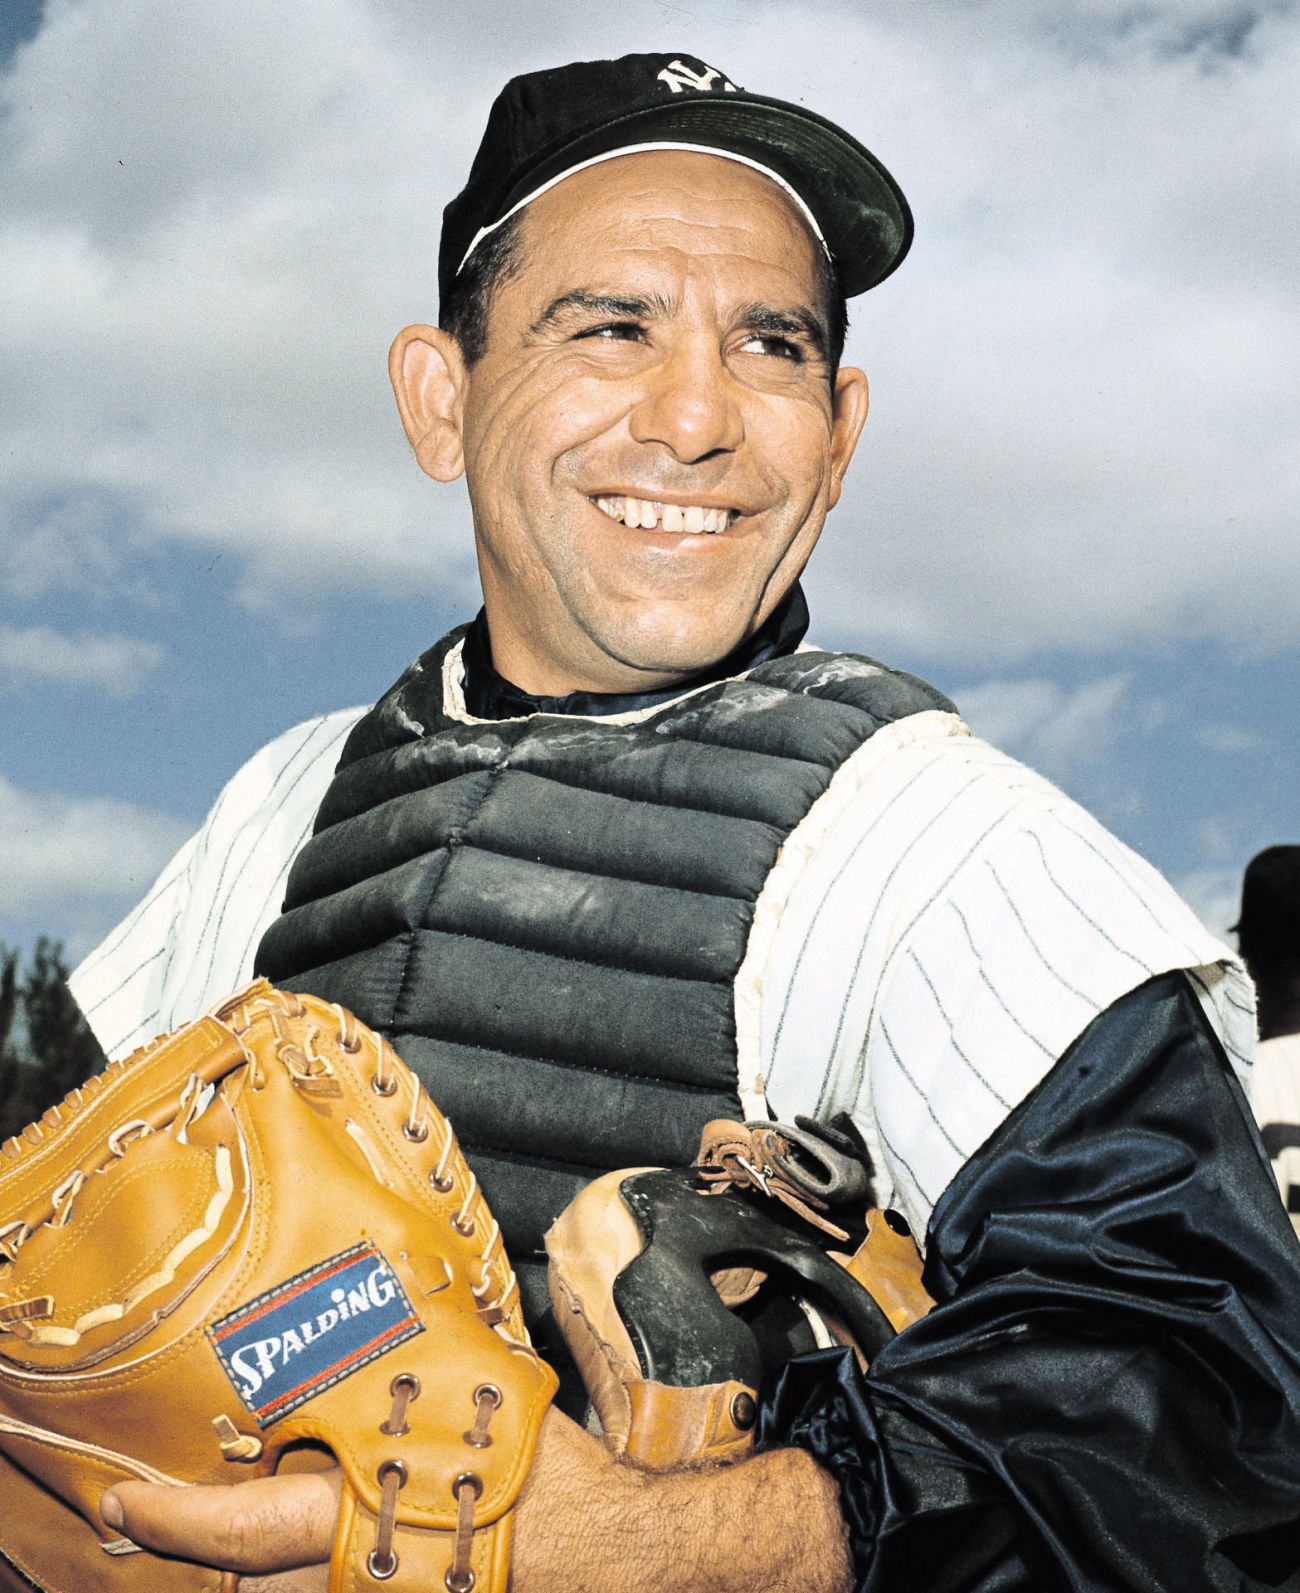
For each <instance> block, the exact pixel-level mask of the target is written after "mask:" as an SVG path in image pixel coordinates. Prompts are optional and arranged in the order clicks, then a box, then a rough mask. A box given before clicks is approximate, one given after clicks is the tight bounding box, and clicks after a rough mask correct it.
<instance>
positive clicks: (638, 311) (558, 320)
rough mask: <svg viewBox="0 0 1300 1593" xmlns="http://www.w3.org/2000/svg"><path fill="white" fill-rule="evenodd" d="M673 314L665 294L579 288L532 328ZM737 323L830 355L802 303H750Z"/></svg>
mask: <svg viewBox="0 0 1300 1593" xmlns="http://www.w3.org/2000/svg"><path fill="white" fill-rule="evenodd" d="M671 314H672V305H671V304H670V303H669V301H668V300H667V299H666V298H664V297H663V296H662V295H661V294H657V293H654V294H640V293H636V294H622V293H594V292H592V291H591V290H590V289H587V288H576V289H575V290H574V291H573V292H572V293H562V294H561V295H560V296H559V298H556V299H552V300H551V302H550V303H549V304H548V305H547V306H546V308H545V309H544V310H543V311H542V313H541V314H540V315H539V316H538V317H537V319H536V320H535V321H534V322H533V324H532V325H531V326H530V327H529V329H528V330H529V333H530V334H531V335H532V336H534V337H535V336H537V335H538V334H539V333H542V332H546V331H549V330H550V329H551V328H552V327H555V326H557V325H560V324H562V323H563V322H565V321H566V320H568V319H570V317H572V316H575V315H583V316H587V315H591V316H607V317H609V319H610V320H622V321H659V320H666V319H667V318H668V316H670V315H671ZM732 321H733V324H734V325H736V326H738V327H744V328H746V329H747V330H748V331H751V332H763V333H767V334H769V335H771V336H777V337H797V338H803V339H805V340H806V341H807V342H809V343H811V344H812V346H813V348H814V349H816V351H817V353H818V354H819V355H820V356H821V357H822V358H823V359H824V358H825V357H826V351H827V344H828V341H829V339H828V335H827V330H826V325H825V323H824V321H823V320H822V318H821V317H820V316H818V315H816V314H814V312H813V311H812V310H809V309H805V308H804V307H803V306H802V305H800V306H798V307H796V308H794V309H776V308H775V307H774V306H772V305H770V304H760V303H753V304H747V305H745V306H744V308H743V309H741V310H740V311H739V312H738V313H737V314H735V315H734V316H733V317H732Z"/></svg>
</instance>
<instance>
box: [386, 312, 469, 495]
mask: <svg viewBox="0 0 1300 1593" xmlns="http://www.w3.org/2000/svg"><path fill="white" fill-rule="evenodd" d="M465 375H466V371H465V360H464V356H463V355H462V354H461V352H460V344H459V343H457V341H456V339H455V338H454V337H452V336H451V334H450V333H448V332H442V331H440V330H439V329H438V328H437V327H436V326H408V327H407V328H406V330H405V331H403V332H399V333H398V334H397V336H396V337H395V338H394V339H393V346H392V348H391V349H389V351H388V377H389V380H390V381H391V382H392V384H393V393H394V395H395V397H396V399H397V410H398V413H399V414H400V415H401V417H402V425H403V427H404V428H405V430H406V435H407V438H408V440H409V441H410V444H411V447H412V448H414V450H415V458H416V461H417V463H418V464H419V466H420V469H421V470H423V471H424V473H425V475H427V476H432V477H433V479H434V480H435V481H455V479H456V477H457V476H459V475H460V473H461V471H462V470H463V469H464V468H465V455H464V450H463V449H462V447H461V413H462V408H463V402H464V392H465Z"/></svg>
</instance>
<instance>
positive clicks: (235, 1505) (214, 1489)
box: [99, 1469, 340, 1572]
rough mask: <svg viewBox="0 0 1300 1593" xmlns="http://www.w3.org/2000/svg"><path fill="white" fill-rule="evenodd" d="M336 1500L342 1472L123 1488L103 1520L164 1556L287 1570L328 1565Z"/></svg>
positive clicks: (103, 1503) (104, 1508) (225, 1566)
mask: <svg viewBox="0 0 1300 1593" xmlns="http://www.w3.org/2000/svg"><path fill="white" fill-rule="evenodd" d="M339 1493H340V1473H339V1472H338V1471H337V1469H335V1470H332V1471H313V1472H295V1473H293V1474H291V1475H285V1476H279V1477H260V1478H256V1479H254V1480H253V1481H251V1482H239V1483H231V1484H229V1485H222V1484H216V1485H196V1486H194V1487H181V1488H172V1487H168V1486H166V1485H165V1484H161V1483H151V1482H120V1483H117V1484H116V1485H115V1486H114V1487H112V1488H110V1489H109V1490H108V1492H107V1493H106V1494H105V1495H104V1496H103V1498H102V1499H101V1500H100V1504H99V1513H100V1515H101V1516H103V1518H104V1520H105V1522H106V1523H107V1524H108V1525H109V1526H110V1527H112V1528H114V1529H115V1530H116V1531H119V1532H121V1533H122V1534H123V1536H124V1537H127V1538H130V1540H131V1541H132V1542H133V1543H138V1544H139V1545H140V1546H141V1548H144V1549H153V1550H154V1551H155V1552H157V1553H159V1554H169V1555H175V1556H176V1557H177V1558H179V1559H182V1560H197V1561H198V1562H199V1563H200V1564H201V1565H211V1566H215V1567H217V1568H219V1569H220V1570H223V1571H239V1572H257V1571H284V1570H289V1569H291V1568H293V1567H295V1566H303V1565H316V1564H319V1563H321V1562H322V1561H325V1560H328V1559H329V1557H330V1550H331V1548H332V1546H333V1542H334V1524H335V1522H336V1520H337V1518H338V1509H339Z"/></svg>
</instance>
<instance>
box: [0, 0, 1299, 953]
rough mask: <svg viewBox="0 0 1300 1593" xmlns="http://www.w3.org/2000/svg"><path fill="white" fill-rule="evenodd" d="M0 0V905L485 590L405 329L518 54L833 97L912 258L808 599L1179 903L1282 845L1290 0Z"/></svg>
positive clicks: (878, 347) (1288, 768)
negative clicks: (627, 65) (596, 60)
mask: <svg viewBox="0 0 1300 1593" xmlns="http://www.w3.org/2000/svg"><path fill="white" fill-rule="evenodd" d="M617 13H618V14H617V18H616V19H611V18H610V15H609V8H608V7H606V6H604V5H596V4H593V3H590V0H577V3H569V4H566V5H565V6H563V7H559V6H555V7H548V6H541V7H539V6H536V5H530V6H523V5H516V4H491V3H486V4H484V3H481V4H478V5H476V6H474V7H473V8H469V7H461V8H449V7H444V6H441V5H437V4H430V3H427V0H279V3H277V4H276V5H275V6H270V7H268V6H267V5H266V4H265V3H264V0H212V3H211V4H209V5H207V6H205V7H203V8H201V9H200V8H191V7H180V6H176V5H175V4H174V0H47V3H46V4H45V5H44V6H43V7H42V6H41V5H39V4H36V3H32V0H4V3H3V4H0V73H2V74H3V75H2V76H0V183H2V184H3V195H2V198H3V203H2V204H0V369H3V372H4V376H3V380H2V381H0V527H2V528H3V529H2V531H0V689H2V690H3V709H2V710H0V713H2V717H0V724H2V725H3V732H2V734H0V939H3V940H5V941H7V942H8V943H10V944H26V943H28V942H30V940H31V939H32V938H33V937H34V936H35V935H36V934H37V933H41V932H49V933H52V934H55V935H57V936H59V937H61V938H63V939H64V940H65V941H66V942H67V943H68V946H69V949H70V951H71V952H72V954H73V955H74V957H75V956H77V955H79V954H81V953H83V952H84V951H86V950H88V949H89V948H90V946H91V945H93V944H94V942H95V940H96V939H97V938H98V936H99V935H100V934H102V933H103V932H104V931H106V930H107V928H108V927H109V926H110V925H111V924H112V923H113V922H114V921H115V920H116V918H117V917H119V916H120V915H121V914H122V913H123V912H124V911H125V910H126V909H127V908H128V907H129V906H130V905H131V904H132V902H133V901H134V900H135V899H136V897H137V896H138V895H139V894H140V893H141V892H142V891H143V890H144V888H145V887H146V886H147V884H148V883H149V880H150V879H151V877H152V875H153V874H154V873H155V872H156V871H157V869H158V868H159V867H160V866H161V864H162V863H163V861H164V860H165V858H166V857H167V855H168V854H169V852H170V850H171V849H173V848H174V847H175V846H176V845H177V844H178V843H179V842H180V841H181V840H182V839H183V838H184V836H185V835H186V834H187V833H188V832H189V830H190V829H191V828H193V826H194V825H195V824H197V823H198V821H199V820H200V819H201V818H202V816H203V814H204V812H205V811H206V809H207V807H208V806H209V805H210V803H211V802H212V800H213V799H214V797H215V796H216V793H217V791H218V789H219V787H220V785H221V783H222V782H223V781H224V780H225V779H226V778H227V777H228V776H229V775H230V774H231V773H232V772H233V770H234V768H235V767H236V766H237V765H238V764H239V762H240V761H241V760H242V759H243V758H245V757H247V756H248V755H249V754H250V753H252V752H253V751H254V750H255V749H256V748H257V747H258V746H259V745H260V744H261V743H262V742H263V741H264V740H266V739H267V738H268V737H269V736H271V735H273V734H274V733H275V732H277V731H278V730H280V729H282V728H284V727H285V726H287V725H288V724H291V723H293V722H294V721H296V720H298V719H301V718H303V717H305V716H307V715H309V714H311V713H314V712H317V711H319V710H321V709H326V708H331V707H338V706H341V705H344V704H347V703H360V702H363V701H366V700H368V699H372V698H373V697H374V696H375V695H377V694H378V692H380V691H381V690H382V689H383V688H384V687H385V686H386V685H387V684H388V683H389V682H390V681H391V680H392V679H393V678H394V677H395V676H396V674H397V673H398V672H399V671H400V669H401V668H402V666H403V665H404V664H405V663H406V661H407V660H408V659H409V658H410V657H412V656H413V655H414V654H415V653H417V652H419V651H421V650H422V649H423V648H424V647H425V646H427V645H428V644H429V643H430V642H431V641H432V640H434V639H435V638H436V637H437V636H438V635H439V634H440V633H441V631H442V630H443V629H445V628H446V626H447V625H448V624H450V623H452V622H453V621H454V620H455V619H457V618H460V617H463V616H466V615H468V614H469V613H470V612H472V609H473V607H474V596H473V592H474V579H473V561H472V550H471V545H470V538H469V530H468V511H467V507H466V503H465V500H464V497H463V495H462V493H461V492H460V490H459V489H457V488H451V489H445V488H437V487H435V486H434V485H433V484H432V483H430V482H428V481H426V479H425V478H424V477H422V476H421V475H420V474H419V472H418V471H417V470H416V468H415V466H414V464H413V463H412V462H411V460H410V457H409V453H408V451H407V449H406V445H405V442H404V440H403V438H402V436H401V433H400V430H399V428H398V425H397V421H396V416H395V413H394V412H393V408H392V401H391V397H390V395H389V393H388V390H387V384H386V377H385V356H386V351H387V346H388V342H389V340H390V339H391V336H392V334H393V333H394V332H395V331H396V330H397V329H398V328H399V327H400V326H402V325H403V324H405V323H406V322H408V321H411V320H423V319H432V318H433V317H434V315H435V313H436V304H435V298H434V285H433V276H434V271H433V265H434V254H435V248H436V238H437V227H438V219H439V214H440V211H441V207H442V205H443V204H444V203H445V202H446V200H447V199H448V198H449V197H450V196H451V195H452V193H453V192H454V191H455V189H456V188H457V187H458V186H459V183H460V181H461V179H462V177H463V173H464V171H465V169H466V168H467V166H468V162H469V158H470V156H471V154H472V151H473V148H474V145H475V143H476V141H477V137H478V134H479V131H480V129H481V125H482V120H483V118H484V116H485V114H486V110H487V106H488V103H489V102H490V100H491V97H492V95H493V94H494V93H495V91H496V89H497V88H498V87H499V86H500V84H501V82H502V81H504V79H505V78H506V77H507V76H509V75H511V74H512V73H514V72H516V71H521V70H527V69H529V68H532V67H535V66H540V65H550V64H554V63H555V62H556V61H558V60H562V59H566V58H574V57H580V56H602V55H612V54H618V53H621V52H623V51H624V50H628V49H659V48H664V49H669V50H674V51H683V52H689V53H692V54H694V55H698V56H702V57H704V58H705V59H706V60H709V61H712V62H714V63H715V64H718V65H720V66H721V67H722V68H723V69H724V70H726V71H727V73H728V74H729V75H730V76H731V77H732V78H733V79H734V80H736V81H739V82H742V83H744V84H745V85H746V86H748V87H751V88H755V89H758V90H760V91H764V92H768V93H772V94H776V95H779V96H782V97H785V98H788V99H794V100H800V101H804V102H806V103H807V104H809V105H810V106H812V107H814V108H816V109H818V110H820V111H822V112H823V113H825V114H828V115H830V116H832V117H834V118H835V119H837V120H839V121H841V122H843V123H844V124H845V125H846V126H848V127H849V128H851V129H852V130H853V131H854V132H855V133H857V134H858V135H859V136H860V137H861V138H863V140H864V141H865V142H866V143H868V144H869V145H870V146H871V147H872V148H873V149H874V150H876V152H877V153H878V154H879V155H880V156H881V158H882V159H883V160H884V161H885V162H886V164H888V165H889V166H890V168H891V170H893V171H894V173H895V175H896V176H898V177H899V179H900V181H901V182H902V183H903V186H904V188H905V189H906V191H907V192H908V194H909V197H910V198H911V200H912V203H913V208H914V209H915V211H916V215H917V239H916V244H915V246H914V249H913V252H912V256H911V258H910V259H909V260H908V262H907V263H906V264H905V266H904V267H903V269H902V270H901V271H900V272H899V273H898V275H897V276H896V277H895V278H893V279H891V280H890V281H889V282H888V283H887V284H885V285H884V286H883V287H882V288H880V289H879V290H877V291H876V292H874V293H872V294H870V295H868V296H867V297H866V298H865V299H863V300H860V301H858V303H857V305H856V306H855V311H854V328H853V332H852V334H851V341H850V348H849V353H850V357H851V358H852V359H853V360H854V361H855V362H856V363H859V364H861V365H863V366H864V367H865V368H866V369H867V371H868V373H869V375H870V377H871V380H872V392H873V410H872V417H871V420H870V422H869V425H868V431H867V436H866V440H865V443H864V446H863V449H862V451H861V452H860V454H859V457H858V459H857V460H856V461H855V464H854V467H853V470H852V472H851V474H850V477H849V482H848V487H847V490H846V495H845V500H844V502H843V504H842V505H841V507H840V508H839V509H838V510H837V511H836V512H835V514H834V515H833V516H832V518H831V521H830V522H829V525H828V528H827V531H826V534H825V537H824V539H823V544H822V547H821V548H820V549H819V550H818V553H817V555H816V556H815V558H814V562H813V564H812V566H811V567H810V571H809V576H808V582H807V585H808V588H809V594H810V599H811V602H812V607H813V614H814V629H813V635H814V637H815V638H817V639H818V640H822V641H825V642H828V643H832V644H835V645H841V646H848V647H853V648H857V649H860V650H863V651H866V652H870V653H872V654H874V655H876V656H878V657H882V658H885V659H886V660H888V661H890V662H893V663H897V664H901V665H903V666H905V667H907V668H910V669H913V670H915V671H917V672H918V673H920V674H922V675H925V676H926V677H927V678H929V679H931V680H933V681H935V682H936V683H937V684H939V685H941V686H942V687H943V688H944V689H945V690H947V691H948V692H949V693H950V694H951V695H953V696H954V697H955V698H956V699H957V700H958V702H959V704H960V705H961V706H962V707H963V708H964V709H965V710H966V712H967V716H968V718H969V719H970V720H971V722H972V724H973V726H974V727H975V728H976V729H977V730H978V731H980V732H981V733H984V734H987V735H988V736H989V737H990V739H993V740H996V741H998V742H1000V743H1001V744H1003V745H1005V746H1007V747H1009V748H1010V749H1011V750H1013V751H1015V752H1017V753H1018V754H1019V755H1021V756H1022V757H1024V758H1026V759H1027V761H1029V762H1031V763H1033V764H1035V765H1036V766H1038V767H1040V768H1041V769H1043V770H1044V771H1045V772H1046V773H1048V774H1049V775H1050V776H1052V777H1053V778H1055V779H1057V780H1058V781H1060V782H1061V783H1062V784H1063V785H1065V786H1066V788H1067V789H1068V790H1070V791H1071V792H1072V793H1073V794H1075V795H1076V796H1078V797H1079V798H1080V799H1081V800H1083V801H1084V802H1085V803H1087V804H1088V805H1089V806H1090V807H1092V808H1093V809H1094V810H1095V811H1096V812H1097V813H1098V814H1099V815H1100V816H1101V817H1102V818H1103V819H1104V820H1105V821H1106V822H1107V823H1108V824H1110V825H1111V826H1112V828H1114V829H1115V830H1116V831H1117V832H1118V833H1119V834H1120V835H1121V836H1122V837H1123V838H1124V839H1125V840H1126V841H1128V842H1129V843H1130V844H1131V845H1133V846H1135V847H1136V848H1137V849H1138V850H1139V851H1141V852H1143V853H1144V854H1145V855H1146V856H1148V857H1149V858H1151V860H1152V861H1153V862H1155V863H1156V865H1157V866H1158V867H1160V868H1161V869H1162V870H1164V872H1165V873H1166V874H1168V875H1169V877H1170V878H1171V879H1172V880H1173V881H1174V882H1175V884H1176V885H1177V886H1178V887H1179V888H1180V889H1181V890H1182V891H1183V892H1184V894H1186V895H1187V897H1188V898H1189V900H1191V902H1192V903H1193V905H1194V906H1195V907H1196V908H1197V909H1198V911H1200V912H1201V913H1202V914H1203V916H1204V917H1205V918H1206V920H1207V922H1209V923H1210V924H1211V925H1212V927H1214V928H1216V929H1222V928H1224V927H1225V926H1226V924H1227V923H1228V922H1229V921H1230V920H1231V917H1232V912H1233V905H1234V897H1235V891H1236V885H1237V881H1238V879H1239V877H1240V870H1241V868H1242V866H1243V865H1244V863H1245V861H1246V859H1247V858H1248V857H1249V856H1250V855H1251V854H1252V853H1253V852H1254V851H1256V850H1258V849H1259V848H1260V847H1262V846H1264V845H1266V844H1270V843H1272V842H1275V841H1280V840H1293V841H1294V840H1300V815H1298V814H1297V791H1300V780H1298V779H1297V773H1298V770H1297V764H1298V762H1300V760H1298V759H1297V756H1296V749H1297V745H1300V652H1298V649H1297V635H1298V634H1300V625H1298V621H1300V612H1298V611H1300V536H1298V535H1297V528H1296V523H1295V522H1296V503H1297V490H1296V489H1297V485H1298V484H1300V483H1298V482H1297V474H1298V471H1297V452H1298V451H1297V446H1296V445H1297V417H1298V415H1300V362H1298V361H1297V359H1296V349H1297V347H1300V338H1298V337H1297V333H1298V331H1300V328H1298V327H1297V318H1298V317H1297V308H1298V305H1300V279H1298V277H1297V272H1296V269H1295V260H1296V257H1297V237H1296V232H1297V220H1296V218H1297V216H1300V191H1298V189H1300V175H1298V173H1300V165H1298V163H1297V159H1296V155H1297V144H1298V143H1300V136H1298V134H1300V129H1298V126H1297V111H1296V101H1295V89H1294V85H1295V83H1296V82H1297V81H1300V9H1297V6H1296V5H1295V4H1293V3H1290V0H1271V3H1265V0H1258V3H1256V4H1252V5H1246V4H1222V3H1214V0H1170V3H1168V4H1161V3H1157V0H1150V3H1132V0H1123V3H1122V0H1080V3H1078V4H1075V5H1072V6H1070V7H1069V8H1064V7H1061V6H1060V5H1058V4H1048V3H1046V0H1043V3H1041V4H1040V3H1037V0H1024V3H1019V4H1016V5H1006V4H998V3H995V0H925V3H918V0H888V3H881V4H873V3H870V0H851V3H850V0H845V3H843V4H833V3H832V4H826V3H823V4H820V5H818V6H815V7H805V6H799V5H793V4H779V3H767V4H762V3H760V4H752V3H749V0H747V3H746V5H745V6H744V7H739V6H736V5H733V4H727V3H725V0H724V3H721V4H717V5H668V4H663V3H650V0H625V3H624V4H622V5H621V6H620V7H618V8H617Z"/></svg>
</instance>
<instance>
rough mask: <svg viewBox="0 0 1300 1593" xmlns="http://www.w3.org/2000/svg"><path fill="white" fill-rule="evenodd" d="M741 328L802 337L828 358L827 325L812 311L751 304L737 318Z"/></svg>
mask: <svg viewBox="0 0 1300 1593" xmlns="http://www.w3.org/2000/svg"><path fill="white" fill-rule="evenodd" d="M737 322H738V324H739V325H740V326H744V327H748V328H749V330H750V331H751V332H768V333H771V334H773V335H774V336H778V337H802V338H806V339H807V340H808V342H809V343H811V344H812V346H813V347H814V348H815V349H816V350H817V352H818V353H819V354H820V355H821V356H822V358H823V359H824V358H825V357H826V346H827V341H828V339H827V332H826V324H825V322H824V321H823V320H822V319H821V317H820V316H818V315H815V314H814V313H813V312H812V311H811V310H807V309H804V308H803V306H802V305H801V306H799V307H798V308H797V309H793V310H777V309H773V307H772V306H771V305H770V304H749V305H746V306H745V308H744V310H742V311H741V313H740V315H739V316H738V317H737Z"/></svg>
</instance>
